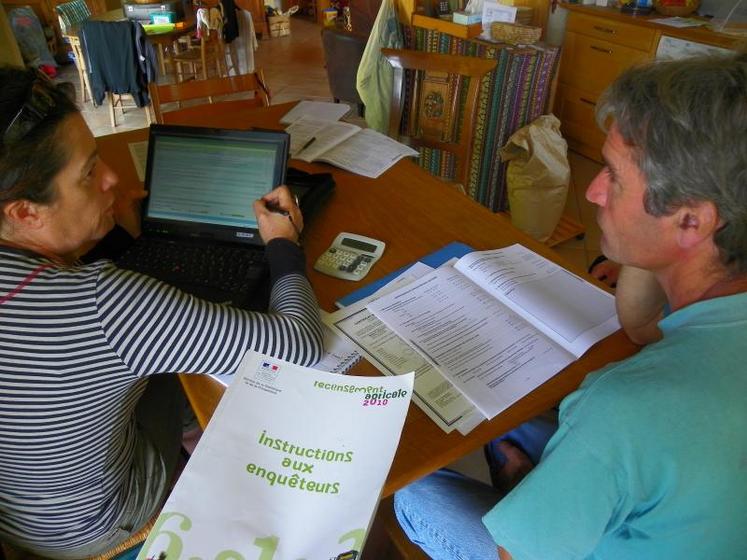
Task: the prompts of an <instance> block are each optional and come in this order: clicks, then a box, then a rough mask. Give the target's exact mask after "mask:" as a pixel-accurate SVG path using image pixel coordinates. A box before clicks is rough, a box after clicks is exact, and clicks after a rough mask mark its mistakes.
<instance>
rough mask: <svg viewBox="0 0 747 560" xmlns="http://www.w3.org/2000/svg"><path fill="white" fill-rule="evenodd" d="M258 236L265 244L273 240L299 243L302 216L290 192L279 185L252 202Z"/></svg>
mask: <svg viewBox="0 0 747 560" xmlns="http://www.w3.org/2000/svg"><path fill="white" fill-rule="evenodd" d="M254 214H255V215H256V216H257V224H258V225H259V235H260V236H261V237H262V240H263V241H264V242H265V243H269V242H270V241H272V240H273V239H276V238H282V239H288V240H290V241H292V242H294V243H299V241H300V238H301V231H303V216H302V215H301V210H300V209H299V208H298V205H297V204H296V201H295V199H294V197H293V195H291V192H290V190H289V189H288V187H286V186H285V185H281V186H279V187H277V188H276V189H274V190H273V191H272V192H270V193H268V194H266V195H265V196H263V197H262V198H261V199H259V200H256V201H255V202H254Z"/></svg>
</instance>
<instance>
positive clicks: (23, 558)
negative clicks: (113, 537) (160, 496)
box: [0, 508, 161, 560]
mask: <svg viewBox="0 0 747 560" xmlns="http://www.w3.org/2000/svg"><path fill="white" fill-rule="evenodd" d="M160 513H161V509H160V508H159V509H158V511H156V513H155V514H154V515H153V517H151V518H150V519H149V520H148V522H147V523H146V524H145V525H144V526H143V527H142V529H140V530H139V531H138V532H137V533H135V534H133V535H132V536H131V537H130V538H129V539H127V540H125V541H123V542H121V543H120V544H118V545H117V546H115V547H114V548H112V549H111V550H107V551H106V552H104V553H103V554H100V555H98V556H92V557H91V558H89V560H116V559H117V558H119V557H120V556H121V555H123V554H124V553H126V552H128V551H131V550H132V549H134V548H135V547H138V548H139V547H140V545H142V544H143V543H144V542H145V539H147V538H148V535H149V534H150V531H151V529H153V525H155V524H156V520H157V519H158V516H159V515H160ZM0 549H2V553H3V556H4V558H5V560H47V558H45V557H43V556H37V555H35V554H31V553H30V552H26V551H24V550H20V549H17V548H14V547H12V546H10V545H8V544H5V543H0Z"/></svg>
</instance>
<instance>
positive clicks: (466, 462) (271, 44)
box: [61, 18, 601, 481]
mask: <svg viewBox="0 0 747 560" xmlns="http://www.w3.org/2000/svg"><path fill="white" fill-rule="evenodd" d="M320 37H321V35H320V28H319V27H318V26H317V25H316V24H313V23H310V22H308V21H305V20H301V19H296V18H294V19H293V20H292V23H291V34H290V35H288V36H286V37H279V38H272V39H265V40H262V41H260V43H259V49H258V50H257V52H256V54H255V62H256V66H257V68H262V69H263V70H264V73H265V78H266V79H267V83H268V85H269V87H270V90H271V92H272V101H273V103H285V102H287V101H293V100H296V99H320V100H331V94H330V91H329V86H328V84H327V76H326V73H325V70H324V59H323V53H322V46H321V38H320ZM61 77H62V78H63V79H67V80H70V81H72V82H74V83H75V84H76V87H77V85H78V84H77V82H78V77H77V73H76V71H75V68H74V67H73V66H72V65H70V66H67V67H65V68H63V69H62V71H61ZM83 115H84V117H85V119H86V121H87V122H88V125H89V126H90V127H91V130H92V131H93V133H94V135H96V136H100V135H104V134H111V133H113V132H120V131H124V130H129V129H134V128H142V127H144V126H146V119H145V114H144V112H143V110H142V109H128V110H127V112H126V114H125V115H124V117H123V116H121V115H117V119H118V123H121V124H118V126H117V127H116V129H113V128H112V127H111V124H110V122H109V113H108V109H107V107H106V106H102V107H98V108H94V107H93V106H92V104H91V103H90V102H88V103H86V104H85V106H84V108H83ZM568 159H569V163H570V167H571V184H570V189H569V193H568V201H567V204H566V210H565V211H566V213H567V214H568V215H570V216H572V217H574V218H576V219H577V220H579V221H581V222H582V223H583V224H584V225H585V226H586V236H585V237H584V239H583V240H575V239H574V240H571V241H567V242H565V243H562V244H561V245H559V246H557V247H556V248H555V250H556V251H557V252H558V254H560V255H561V256H562V257H563V258H564V259H565V260H566V261H567V262H568V264H569V265H571V267H572V268H574V269H576V270H579V271H583V270H585V269H586V268H587V267H588V265H589V264H590V263H591V261H592V260H593V259H594V258H595V257H596V256H597V255H599V253H600V251H599V237H600V232H599V228H598V226H597V224H596V220H595V210H594V206H593V205H592V204H590V203H589V202H588V201H586V199H585V198H584V192H585V190H586V186H587V185H588V184H589V182H590V181H591V179H592V178H593V177H594V176H595V175H596V173H597V172H598V171H599V169H600V167H601V166H600V165H599V164H598V163H596V162H594V161H592V160H589V159H587V158H585V157H583V156H581V155H579V154H576V153H575V152H569V154H568ZM452 468H455V469H457V470H460V471H462V472H465V473H466V474H470V475H472V476H475V477H476V478H479V479H482V480H485V481H487V480H488V475H487V468H486V466H485V462H484V460H483V458H482V451H478V452H476V453H473V454H472V455H469V456H467V457H465V458H463V459H461V460H460V461H457V462H456V463H455V464H454V465H452Z"/></svg>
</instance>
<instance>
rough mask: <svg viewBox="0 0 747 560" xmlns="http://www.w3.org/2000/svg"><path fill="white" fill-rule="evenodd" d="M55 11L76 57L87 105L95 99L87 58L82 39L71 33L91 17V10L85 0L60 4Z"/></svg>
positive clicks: (83, 100) (82, 93)
mask: <svg viewBox="0 0 747 560" xmlns="http://www.w3.org/2000/svg"><path fill="white" fill-rule="evenodd" d="M55 11H56V12H57V20H58V21H59V24H60V31H61V32H62V37H63V39H65V40H66V41H67V42H68V43H69V44H70V49H71V50H72V51H73V55H74V56H75V67H76V69H77V70H78V79H79V80H80V97H81V102H83V103H85V102H86V101H87V100H88V99H93V96H92V95H91V84H90V83H89V82H88V69H87V68H86V58H85V56H83V49H82V48H81V45H80V38H79V37H78V36H77V35H73V34H71V33H70V31H72V29H73V28H75V27H77V26H78V25H79V24H80V23H81V22H83V21H85V20H87V19H88V18H89V17H91V10H90V9H89V8H88V4H86V3H85V1H84V0H72V2H65V3H63V4H58V5H57V6H55Z"/></svg>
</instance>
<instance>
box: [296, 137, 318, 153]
mask: <svg viewBox="0 0 747 560" xmlns="http://www.w3.org/2000/svg"><path fill="white" fill-rule="evenodd" d="M314 142H316V136H312V137H311V138H309V141H308V142H306V144H304V145H303V147H302V148H301V149H300V150H298V151H297V152H296V153H297V154H300V153H301V152H303V151H304V150H305V149H306V148H308V147H309V146H311V145H312V144H313V143H314Z"/></svg>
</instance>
